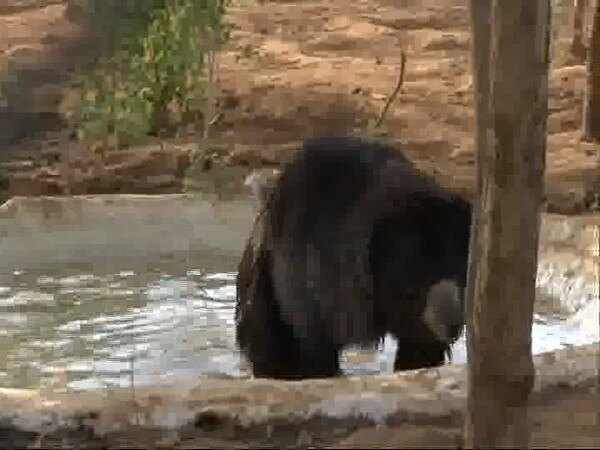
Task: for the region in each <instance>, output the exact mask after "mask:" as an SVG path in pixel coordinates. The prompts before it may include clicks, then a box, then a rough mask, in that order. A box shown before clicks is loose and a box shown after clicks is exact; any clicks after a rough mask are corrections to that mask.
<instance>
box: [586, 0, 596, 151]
mask: <svg viewBox="0 0 600 450" xmlns="http://www.w3.org/2000/svg"><path fill="white" fill-rule="evenodd" d="M586 78H587V82H586V89H585V96H584V100H583V125H582V128H583V132H582V135H583V136H582V138H583V139H585V140H596V141H600V0H597V1H596V7H595V8H594V21H593V26H592V38H591V40H590V45H589V47H588V56H587V77H586Z"/></svg>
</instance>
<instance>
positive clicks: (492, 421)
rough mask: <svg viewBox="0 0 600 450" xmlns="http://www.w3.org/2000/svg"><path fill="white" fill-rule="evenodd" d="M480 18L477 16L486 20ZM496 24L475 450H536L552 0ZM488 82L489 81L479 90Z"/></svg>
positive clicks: (470, 437) (503, 8)
mask: <svg viewBox="0 0 600 450" xmlns="http://www.w3.org/2000/svg"><path fill="white" fill-rule="evenodd" d="M479 2H482V0H472V4H471V6H472V8H476V7H477V8H482V9H481V10H480V11H483V8H484V7H483V6H475V3H479ZM485 2H486V3H487V2H489V0H485ZM482 3H483V2H482ZM476 12H477V10H475V9H473V17H474V19H476V20H482V19H481V17H478V16H477V15H476V14H475V13H476ZM491 18H492V19H491V25H492V26H491V45H490V46H489V47H488V55H489V66H488V67H489V75H490V77H489V85H488V89H489V91H488V93H487V96H488V99H489V103H488V105H487V107H480V108H478V109H477V122H478V125H479V126H482V127H483V129H480V130H478V132H477V136H478V137H477V140H478V145H480V148H479V158H478V167H477V172H478V175H477V179H478V181H479V182H480V186H479V190H478V195H479V198H478V200H477V202H478V206H477V208H476V210H477V220H476V222H477V225H476V227H477V232H476V237H475V239H474V240H475V243H474V244H475V245H474V246H473V248H472V253H473V255H475V256H476V258H477V259H476V260H475V261H474V264H472V265H473V266H474V267H473V269H472V270H473V271H474V273H473V275H472V278H471V279H470V280H468V282H471V283H472V286H470V287H468V289H467V292H469V290H472V291H473V302H472V304H471V305H470V307H471V308H472V309H471V311H470V312H469V313H470V315H472V318H471V323H470V324H469V326H468V330H467V356H468V361H469V394H468V401H467V415H466V417H465V447H467V448H496V447H499V446H509V447H513V448H526V447H527V446H528V440H529V429H528V420H527V405H528V398H529V393H530V392H531V389H532V387H533V382H534V368H533V361H532V358H531V324H532V318H533V303H534V297H535V275H536V268H537V253H538V235H539V212H540V206H541V198H542V188H543V186H542V183H543V172H544V167H545V151H546V117H547V95H548V65H549V36H550V34H549V24H550V0H492V1H491ZM483 26H484V25H482V24H475V25H474V31H475V38H474V47H475V53H477V49H478V48H479V50H480V52H481V53H483V52H484V50H485V48H484V47H483V45H482V46H481V48H480V47H478V45H477V44H476V42H477V41H478V40H480V39H481V35H478V34H477V32H478V30H481V29H482V28H483ZM484 38H485V37H484ZM480 45H481V43H480ZM480 56H481V54H480ZM484 56H485V57H487V55H484ZM482 64H484V63H482ZM476 66H477V65H475V69H476ZM484 84H485V80H480V84H479V86H478V89H481V87H482V86H483V85H484ZM483 89H484V90H485V87H483ZM472 258H473V256H471V259H472Z"/></svg>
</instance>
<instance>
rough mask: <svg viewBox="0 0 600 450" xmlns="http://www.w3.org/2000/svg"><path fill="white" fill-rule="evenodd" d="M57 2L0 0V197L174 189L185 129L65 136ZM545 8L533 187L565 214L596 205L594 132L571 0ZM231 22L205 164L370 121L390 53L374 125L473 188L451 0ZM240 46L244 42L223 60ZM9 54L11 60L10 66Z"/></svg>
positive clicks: (69, 62)
mask: <svg viewBox="0 0 600 450" xmlns="http://www.w3.org/2000/svg"><path fill="white" fill-rule="evenodd" d="M65 10H66V6H65V0H63V1H60V0H9V1H6V2H4V3H3V6H1V7H0V65H1V67H2V72H3V74H4V78H5V79H6V78H7V73H8V74H9V75H10V74H11V73H12V74H13V77H12V80H13V81H12V82H11V83H8V84H5V85H4V91H3V94H2V95H3V97H4V102H3V103H0V122H2V123H3V125H2V127H0V162H4V164H3V168H4V175H3V177H4V178H3V179H4V181H3V183H0V185H2V184H3V185H4V190H3V192H2V193H0V195H1V196H2V197H3V198H7V197H8V196H11V195H16V194H29V195H40V194H69V193H73V194H77V193H101V192H144V193H148V192H157V193H158V192H174V191H178V190H180V189H181V187H182V183H181V178H182V175H183V173H184V169H185V167H186V165H187V164H188V163H189V155H190V153H191V151H192V150H193V149H194V148H195V146H196V145H197V143H198V141H199V138H198V137H197V135H196V134H194V131H193V130H192V128H193V127H189V128H190V135H189V136H186V137H183V138H178V139H163V140H161V141H160V142H157V140H156V139H154V140H151V139H149V143H148V145H146V146H144V147H139V148H133V149H129V150H127V151H120V152H112V153H111V152H109V153H108V154H106V153H102V154H100V155H99V154H97V153H95V152H92V151H90V150H89V149H84V148H81V146H79V145H77V144H76V143H74V142H72V141H71V140H70V139H69V134H70V133H69V130H68V127H66V122H65V120H64V119H65V116H66V115H68V112H69V110H70V108H71V107H72V104H71V103H70V100H69V99H70V98H71V97H70V92H71V91H70V89H69V83H70V82H72V80H71V78H70V75H71V73H72V69H73V68H75V67H77V65H78V64H80V63H81V62H82V61H84V60H86V58H87V60H89V58H93V56H94V48H93V46H90V45H89V41H87V43H86V44H87V45H83V44H82V38H81V33H80V31H81V30H80V29H79V28H78V27H76V26H75V25H74V24H73V23H72V22H70V21H69V20H68V19H67V16H69V14H65ZM557 11H558V13H557V16H556V20H555V26H556V30H557V31H556V44H555V48H554V55H555V59H554V67H553V69H552V73H551V88H550V95H551V98H550V111H551V115H550V118H549V122H548V131H549V141H548V144H549V148H548V161H547V169H548V171H547V178H548V180H547V198H548V203H549V205H548V206H549V209H550V210H551V211H557V212H568V213H578V212H581V211H583V210H589V209H595V208H597V207H598V201H597V195H598V193H600V181H599V178H600V176H599V175H598V174H599V173H600V170H599V169H598V160H597V156H596V152H597V151H598V145H596V146H594V145H593V144H591V143H586V142H581V141H580V140H579V134H580V121H581V98H582V93H583V87H584V71H585V69H584V66H581V65H568V58H566V57H565V54H566V52H565V49H566V48H567V47H568V42H569V37H570V33H571V29H570V25H569V24H570V20H571V19H570V14H571V10H570V9H565V10H564V11H562V10H557ZM230 20H231V21H232V22H233V23H234V24H235V33H234V39H233V40H232V42H230V43H229V44H228V47H227V50H226V52H225V53H224V54H223V55H222V56H221V69H220V79H221V92H220V94H221V95H220V102H219V103H220V107H221V112H222V119H221V120H220V122H219V123H218V124H217V125H216V127H215V129H214V133H215V137H217V138H218V139H219V140H220V141H221V142H222V143H223V151H221V152H218V153H217V154H216V156H215V155H213V156H212V157H213V158H216V159H217V162H220V163H217V164H213V165H212V167H213V170H212V172H216V171H218V170H221V169H222V168H223V166H225V167H226V166H228V165H232V164H233V165H243V166H249V167H256V166H261V165H267V164H278V163H280V162H282V161H286V160H287V159H289V157H290V155H291V154H292V152H293V151H294V150H295V149H296V148H298V142H299V141H300V140H301V139H303V138H305V137H308V136H314V135H318V134H320V133H323V132H325V131H327V132H349V131H350V132H358V133H361V134H366V133H369V132H371V131H373V130H372V129H371V128H368V125H369V123H370V122H372V121H373V119H374V118H376V117H377V115H378V113H379V111H380V110H381V108H382V106H383V104H384V102H385V100H386V98H387V96H388V95H389V94H390V93H391V92H392V91H393V89H394V86H395V84H396V82H397V79H398V75H399V64H400V53H401V51H404V52H405V53H406V55H407V65H406V78H405V83H404V87H403V89H402V91H401V93H400V95H399V96H398V98H397V99H396V101H395V102H394V104H393V105H392V107H391V108H390V111H389V113H388V115H387V116H386V120H385V121H384V125H383V127H382V128H381V129H380V130H378V131H377V133H378V134H382V135H387V137H388V138H389V139H390V140H392V141H394V142H397V143H399V144H402V145H404V148H405V150H406V152H407V153H408V154H409V156H410V157H411V158H413V159H414V160H415V161H416V162H417V164H418V165H420V166H421V167H422V168H424V169H425V170H426V171H428V172H430V173H432V174H434V175H435V176H436V177H437V178H439V179H440V180H441V181H442V182H443V183H444V184H447V185H449V186H453V187H456V188H459V189H463V188H465V189H466V190H467V191H468V192H470V191H471V189H472V186H473V172H474V168H473V108H472V100H473V93H472V81H471V75H470V66H469V46H470V34H469V16H468V10H467V2H466V1H465V0H435V1H433V0H421V1H414V0H403V1H401V2H397V1H395V2H392V1H389V0H378V1H375V2H366V1H349V0H336V1H335V2H333V1H330V0H319V1H305V2H301V3H298V2H293V3H291V2H286V1H281V0H273V1H259V2H257V1H254V0H248V1H247V2H244V3H243V5H241V6H239V7H238V8H237V9H233V10H232V11H231V16H230ZM84 34H85V33H84ZM82 45H83V47H82ZM243 48H247V49H252V50H255V51H256V52H257V53H258V55H257V56H256V57H254V58H250V59H243V60H241V61H236V58H235V57H236V55H239V53H240V51H241V49H243ZM9 61H12V64H13V65H12V66H11V67H17V69H16V70H15V69H12V68H11V70H8V67H9V66H8V65H7V63H8V62H9ZM11 71H12V72H11ZM15 73H16V74H17V76H16V77H15V76H14V74H15ZM224 170H226V169H224ZM208 172H209V173H207V174H206V175H205V176H210V172H211V170H208Z"/></svg>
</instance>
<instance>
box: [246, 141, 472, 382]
mask: <svg viewBox="0 0 600 450" xmlns="http://www.w3.org/2000/svg"><path fill="white" fill-rule="evenodd" d="M266 193H267V195H265V196H264V197H263V198H262V202H263V205H262V208H261V211H260V213H259V215H258V217H257V219H256V222H255V226H254V229H253V230H252V235H251V236H250V239H249V240H248V243H247V245H246V248H245V250H244V254H243V257H242V260H241V262H240V265H239V268H238V269H239V271H238V277H237V289H238V291H237V305H236V338H237V343H238V345H239V347H240V349H241V351H242V353H244V354H245V356H246V357H247V358H248V359H249V361H250V363H251V364H252V368H253V373H254V375H255V376H256V377H270V378H283V379H298V378H312V377H329V376H335V375H338V374H339V372H340V368H339V367H340V366H339V360H338V353H339V351H340V350H341V349H342V348H343V347H345V346H347V345H349V344H359V345H364V344H368V343H373V342H377V341H378V340H379V339H381V338H383V336H384V335H385V334H386V333H388V332H389V333H391V334H392V335H393V336H394V337H395V338H396V339H397V341H398V350H397V353H396V358H395V363H394V368H395V370H408V369H416V368H420V367H430V366H436V365H440V364H442V363H443V362H444V356H445V353H447V352H449V349H450V345H451V344H452V342H454V341H455V340H456V339H457V337H458V335H459V333H460V330H461V328H462V325H463V323H464V317H463V309H464V308H463V303H464V302H463V295H462V294H463V291H464V287H465V284H466V271H467V260H468V246H469V229H470V222H471V207H470V204H469V203H468V202H467V201H465V200H464V199H462V198H461V197H460V196H458V195H456V194H452V193H450V192H449V191H447V190H446V189H444V188H442V187H441V186H440V185H439V184H437V183H436V182H435V181H434V180H433V179H432V178H430V177H429V176H427V175H425V174H424V173H421V172H420V171H418V170H417V169H416V168H415V167H414V166H413V165H412V164H411V163H410V162H409V161H408V160H407V159H406V158H405V157H404V156H403V155H402V154H401V153H400V152H398V151H396V150H394V149H392V148H391V147H388V146H386V145H383V144H381V143H378V142H376V141H367V140H361V139H355V138H348V137H327V138H316V139H311V140H308V141H306V142H305V143H304V148H303V151H300V152H299V153H298V154H297V155H296V157H295V158H294V159H293V161H292V162H291V163H290V164H288V165H287V167H285V168H284V169H283V171H282V173H281V175H280V177H279V179H278V180H277V181H276V182H275V183H274V186H272V187H270V188H269V189H268V190H267V191H266Z"/></svg>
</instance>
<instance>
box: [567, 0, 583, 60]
mask: <svg viewBox="0 0 600 450" xmlns="http://www.w3.org/2000/svg"><path fill="white" fill-rule="evenodd" d="M585 9H586V1H585V0H575V14H574V16H575V17H574V19H573V40H572V41H571V49H570V53H571V58H572V59H573V62H576V63H583V62H584V61H585V56H586V51H587V50H586V47H585V43H584V34H585V33H584V28H583V27H584V25H583V17H584V14H585Z"/></svg>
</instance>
